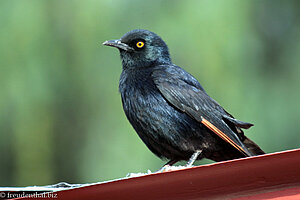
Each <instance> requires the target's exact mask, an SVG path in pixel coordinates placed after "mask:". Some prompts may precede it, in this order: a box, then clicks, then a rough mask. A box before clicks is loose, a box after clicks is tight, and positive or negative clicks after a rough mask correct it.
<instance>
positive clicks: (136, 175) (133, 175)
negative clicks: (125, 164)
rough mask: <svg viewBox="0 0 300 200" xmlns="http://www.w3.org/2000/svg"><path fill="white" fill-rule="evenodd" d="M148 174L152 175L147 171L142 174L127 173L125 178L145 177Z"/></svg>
mask: <svg viewBox="0 0 300 200" xmlns="http://www.w3.org/2000/svg"><path fill="white" fill-rule="evenodd" d="M148 174H152V172H151V171H150V170H149V169H148V170H147V172H146V173H142V172H139V173H128V174H127V175H126V177H127V178H132V177H139V176H145V175H148Z"/></svg>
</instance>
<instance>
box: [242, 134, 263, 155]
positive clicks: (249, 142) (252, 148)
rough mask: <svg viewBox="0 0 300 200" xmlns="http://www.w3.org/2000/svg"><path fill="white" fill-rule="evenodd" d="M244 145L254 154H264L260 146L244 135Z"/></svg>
mask: <svg viewBox="0 0 300 200" xmlns="http://www.w3.org/2000/svg"><path fill="white" fill-rule="evenodd" d="M243 143H244V145H245V146H246V147H247V149H248V150H249V151H250V152H251V153H252V154H254V155H262V154H265V152H264V151H263V150H261V148H260V147H259V146H258V145H257V144H255V143H254V142H253V141H252V140H250V139H249V138H247V137H245V140H244V141H243Z"/></svg>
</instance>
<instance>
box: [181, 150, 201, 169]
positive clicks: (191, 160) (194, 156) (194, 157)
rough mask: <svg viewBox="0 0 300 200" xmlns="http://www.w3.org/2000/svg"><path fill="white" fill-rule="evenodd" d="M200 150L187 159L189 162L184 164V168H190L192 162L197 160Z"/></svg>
mask: <svg viewBox="0 0 300 200" xmlns="http://www.w3.org/2000/svg"><path fill="white" fill-rule="evenodd" d="M201 152H202V150H197V151H196V152H195V153H193V155H192V156H191V158H190V159H189V161H188V162H187V163H186V165H185V166H186V167H192V165H193V164H194V162H195V161H196V160H197V158H198V156H199V155H200V154H201Z"/></svg>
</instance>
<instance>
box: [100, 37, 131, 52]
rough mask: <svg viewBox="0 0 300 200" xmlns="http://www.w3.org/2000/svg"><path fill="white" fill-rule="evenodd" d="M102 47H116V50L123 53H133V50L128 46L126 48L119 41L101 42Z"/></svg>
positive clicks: (125, 45)
mask: <svg viewBox="0 0 300 200" xmlns="http://www.w3.org/2000/svg"><path fill="white" fill-rule="evenodd" d="M103 45H105V46H110V47H116V48H118V49H123V50H125V51H133V50H134V49H133V48H132V47H130V46H128V45H127V44H125V43H122V42H121V40H108V41H105V42H103Z"/></svg>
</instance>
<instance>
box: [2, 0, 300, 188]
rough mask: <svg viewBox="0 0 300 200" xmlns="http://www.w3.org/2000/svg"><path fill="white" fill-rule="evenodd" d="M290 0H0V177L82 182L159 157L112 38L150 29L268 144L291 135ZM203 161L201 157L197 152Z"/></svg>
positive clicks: (296, 82)
mask: <svg viewBox="0 0 300 200" xmlns="http://www.w3.org/2000/svg"><path fill="white" fill-rule="evenodd" d="M299 8H300V1H297V0H290V1H284V0H260V1H259V0H247V1H240V0H226V1H225V0H215V1H210V0H190V1H179V0H177V1H170V0H169V1H158V0H154V1H138V0H127V1H125V0H124V1H123V0H115V1H109V0H105V1H104V0H103V1H99V0H98V1H96V0H85V1H79V0H78V1H75V0H73V1H67V0H51V1H50V0H48V1H46V0H28V1H17V0H2V1H0V24H1V32H0V46H1V48H0V66H1V73H0V95H1V98H0V159H1V161H0V162H1V165H0V185H1V186H25V185H43V184H51V183H56V182H59V181H66V182H71V183H86V182H96V181H103V180H109V179H114V178H118V177H123V176H125V175H126V174H127V173H128V172H142V171H146V170H147V169H151V170H156V169H158V168H159V167H160V166H161V165H163V164H164V163H165V161H161V160H160V159H158V158H156V157H155V156H154V155H152V153H151V152H150V151H149V150H148V149H147V148H146V147H145V145H144V144H143V143H142V142H141V140H140V139H139V138H138V136H137V134H136V133H135V132H134V130H133V129H132V128H131V126H130V124H129V123H128V121H127V119H126V117H125V115H124V113H123V110H122V107H121V101H120V95H119V94H118V79H119V75H120V73H121V62H120V59H119V53H118V51H117V50H115V49H112V48H107V47H104V46H102V45H101V43H102V42H103V41H105V40H108V39H117V38H120V37H121V36H122V35H123V34H124V33H126V32H127V31H129V30H131V29H135V28H143V29H149V30H151V31H153V32H156V33H157V34H159V35H160V36H162V38H163V39H164V40H165V41H166V42H167V44H168V45H169V48H170V52H171V56H172V59H173V61H174V63H176V64H177V65H179V66H182V67H183V68H185V69H186V70H187V71H189V72H190V73H192V74H193V75H194V76H195V77H196V78H197V79H198V80H199V81H200V82H201V83H202V85H203V86H204V88H206V90H207V92H208V93H209V94H210V95H211V96H212V97H213V98H215V99H216V100H217V101H218V102H219V103H220V104H221V105H223V106H224V107H225V108H226V109H227V110H228V111H229V112H230V113H232V114H233V115H234V116H235V117H237V118H239V119H241V120H244V121H249V122H252V123H254V124H255V126H254V127H253V128H251V129H250V130H247V131H246V134H247V135H248V136H249V137H250V138H251V139H253V140H254V141H255V142H257V143H258V144H259V145H260V146H261V147H262V148H263V149H264V150H265V151H266V152H275V151H281V150H286V149H292V148H298V147H300V145H299V143H300V137H299V130H300V123H299V122H298V119H300V108H299V102H300V93H299V86H300V77H299V75H300V66H299V63H300V10H299ZM206 162H207V161H199V162H198V164H203V163H206Z"/></svg>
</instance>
